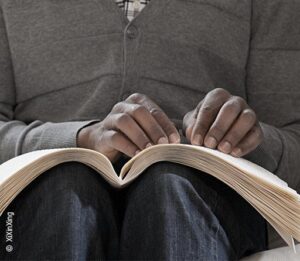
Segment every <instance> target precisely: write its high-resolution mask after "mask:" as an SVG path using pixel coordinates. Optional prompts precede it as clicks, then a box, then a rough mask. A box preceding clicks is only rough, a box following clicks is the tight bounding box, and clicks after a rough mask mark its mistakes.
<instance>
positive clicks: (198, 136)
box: [192, 89, 229, 145]
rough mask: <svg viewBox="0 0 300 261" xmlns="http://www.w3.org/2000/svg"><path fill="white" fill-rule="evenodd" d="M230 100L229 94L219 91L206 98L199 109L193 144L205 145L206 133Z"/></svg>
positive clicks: (193, 132)
mask: <svg viewBox="0 0 300 261" xmlns="http://www.w3.org/2000/svg"><path fill="white" fill-rule="evenodd" d="M221 90H222V89H221ZM228 99H229V94H227V92H223V91H219V89H217V90H214V91H212V92H210V93H209V94H208V95H207V96H206V98H205V100H204V101H203V104H202V106H201V107H200V109H199V112H198V115H197V119H196V122H195V125H194V128H193V131H192V144H195V145H202V144H203V141H204V137H205V135H206V133H207V132H208V130H209V128H210V127H211V125H212V123H213V122H214V120H215V119H216V116H217V114H218V112H219V110H220V108H221V107H222V106H223V104H224V103H225V102H226V101H227V100H228Z"/></svg>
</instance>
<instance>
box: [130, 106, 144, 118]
mask: <svg viewBox="0 0 300 261" xmlns="http://www.w3.org/2000/svg"><path fill="white" fill-rule="evenodd" d="M146 111H147V109H146V107H145V106H143V105H138V104H137V105H135V106H134V107H133V109H132V115H133V116H134V117H137V116H139V115H141V114H144V113H145V112H146Z"/></svg>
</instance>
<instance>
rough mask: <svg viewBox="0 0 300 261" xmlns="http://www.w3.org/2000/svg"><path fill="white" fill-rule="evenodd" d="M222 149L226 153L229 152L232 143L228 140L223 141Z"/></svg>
mask: <svg viewBox="0 0 300 261" xmlns="http://www.w3.org/2000/svg"><path fill="white" fill-rule="evenodd" d="M220 150H221V151H222V152H224V153H229V152H230V151H231V144H230V143H229V142H228V141H225V142H223V143H222V144H221V145H220Z"/></svg>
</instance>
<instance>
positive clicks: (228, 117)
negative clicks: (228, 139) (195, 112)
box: [204, 97, 246, 149]
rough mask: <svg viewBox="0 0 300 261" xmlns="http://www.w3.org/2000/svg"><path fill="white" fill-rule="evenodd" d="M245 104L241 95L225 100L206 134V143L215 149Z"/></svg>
mask: <svg viewBox="0 0 300 261" xmlns="http://www.w3.org/2000/svg"><path fill="white" fill-rule="evenodd" d="M245 106H246V103H245V102H244V100H243V99H242V98H239V97H232V98H230V99H229V100H228V101H227V102H225V103H224V105H223V106H222V108H221V109H220V111H219V113H218V115H217V117H216V119H215V121H214V122H213V124H212V126H211V127H210V129H209V131H208V132H207V134H206V136H205V139H204V145H205V146H206V147H209V148H211V149H215V148H216V147H217V145H218V144H219V143H220V141H221V140H222V139H223V137H224V136H225V134H226V133H227V132H228V130H229V129H230V128H231V126H232V125H233V123H234V122H235V121H236V119H237V118H238V117H239V114H240V113H241V111H242V110H243V107H245ZM225 145H227V143H225ZM225 147H226V146H225Z"/></svg>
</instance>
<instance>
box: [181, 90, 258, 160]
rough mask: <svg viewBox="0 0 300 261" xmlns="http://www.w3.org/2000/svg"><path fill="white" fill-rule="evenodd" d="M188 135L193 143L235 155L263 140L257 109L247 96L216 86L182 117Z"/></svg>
mask: <svg viewBox="0 0 300 261" xmlns="http://www.w3.org/2000/svg"><path fill="white" fill-rule="evenodd" d="M183 130H184V132H185V136H186V137H187V139H188V140H189V141H190V142H191V144H193V145H203V146H206V147H208V148H211V149H216V148H217V149H218V150H220V151H222V152H224V153H227V154H231V155H232V156H235V157H242V156H244V155H246V154H248V153H249V152H251V151H252V150H254V149H255V148H256V147H257V146H258V145H259V144H260V143H261V142H262V140H263V132H262V130H261V127H260V125H259V122H258V120H257V117H256V114H255V112H254V111H253V110H252V109H251V108H250V107H249V105H248V104H247V103H246V101H245V100H244V99H242V98H241V97H238V96H233V95H231V94H230V93H229V92H228V91H226V90H224V89H214V90H212V91H211V92H209V93H208V94H207V95H206V97H205V98H204V99H203V100H202V101H201V102H200V103H199V104H198V106H197V107H196V108H195V109H194V110H192V111H190V112H188V113H187V114H186V115H185V117H184V119H183Z"/></svg>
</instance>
